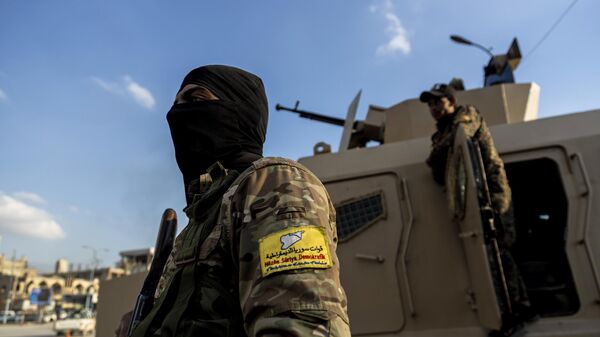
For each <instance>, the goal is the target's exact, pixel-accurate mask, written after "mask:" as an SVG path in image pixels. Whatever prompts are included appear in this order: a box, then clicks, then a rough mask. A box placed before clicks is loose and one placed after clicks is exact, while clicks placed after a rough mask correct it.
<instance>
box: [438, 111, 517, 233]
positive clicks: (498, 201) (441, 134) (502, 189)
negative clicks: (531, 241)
mask: <svg viewBox="0 0 600 337" xmlns="http://www.w3.org/2000/svg"><path fill="white" fill-rule="evenodd" d="M459 124H462V125H464V126H465V130H466V132H467V134H468V135H469V136H471V137H473V138H474V139H475V140H477V142H478V143H479V148H480V150H481V157H482V159H483V164H484V166H485V174H486V177H487V182H488V189H489V191H490V197H491V199H492V206H493V207H494V209H495V210H496V212H498V214H500V215H501V216H503V217H505V218H507V219H503V220H505V221H510V220H509V219H508V217H510V216H509V215H508V214H510V213H511V190H510V186H509V185H508V180H507V178H506V172H505V171H504V163H503V162H502V159H501V158H500V156H499V155H498V151H497V150H496V147H495V146H494V140H493V139H492V135H491V134H490V130H489V129H488V127H487V125H486V124H485V121H484V120H483V118H482V117H481V115H480V114H479V112H478V111H477V109H476V108H475V107H474V106H472V105H467V106H466V107H462V106H457V107H456V112H455V113H454V118H453V119H452V120H451V121H450V122H446V123H443V124H442V123H438V125H437V127H438V130H437V131H436V132H435V133H434V134H433V135H432V136H431V152H430V154H429V158H427V165H429V166H430V167H431V169H432V171H433V177H434V179H435V181H436V182H437V183H439V184H440V185H444V184H445V178H446V169H447V167H446V164H447V162H448V155H449V153H450V152H451V149H452V147H453V145H454V137H455V135H456V129H457V127H458V125H459ZM503 222H504V221H503Z"/></svg>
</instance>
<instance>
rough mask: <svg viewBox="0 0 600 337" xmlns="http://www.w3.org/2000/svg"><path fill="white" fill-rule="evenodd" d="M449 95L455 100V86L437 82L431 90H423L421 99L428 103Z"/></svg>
mask: <svg viewBox="0 0 600 337" xmlns="http://www.w3.org/2000/svg"><path fill="white" fill-rule="evenodd" d="M441 97H449V98H451V99H452V100H454V88H452V87H451V86H449V85H448V84H444V83H436V84H435V85H434V86H433V87H431V89H430V90H429V91H423V92H422V93H421V96H420V97H419V100H420V101H421V102H423V103H427V102H429V101H431V100H432V99H435V98H441Z"/></svg>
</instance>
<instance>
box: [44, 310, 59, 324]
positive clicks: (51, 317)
mask: <svg viewBox="0 0 600 337" xmlns="http://www.w3.org/2000/svg"><path fill="white" fill-rule="evenodd" d="M56 319H57V317H56V313H54V312H46V313H43V314H42V323H50V322H55V321H56Z"/></svg>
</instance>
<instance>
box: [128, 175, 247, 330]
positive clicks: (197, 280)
mask: <svg viewBox="0 0 600 337" xmlns="http://www.w3.org/2000/svg"><path fill="white" fill-rule="evenodd" d="M215 165H216V166H215ZM215 165H213V166H212V167H211V168H210V169H209V172H210V177H211V178H212V184H211V185H210V187H208V189H207V190H206V191H205V192H203V193H201V194H196V195H195V196H194V198H193V201H192V203H191V205H190V206H189V207H188V208H187V209H186V210H185V211H186V214H187V215H188V217H189V219H190V222H189V224H188V226H187V227H186V228H185V229H184V230H183V231H182V233H181V234H180V235H181V242H182V244H181V248H180V249H179V251H177V253H176V258H175V265H176V266H177V269H176V271H175V272H174V273H173V276H172V277H171V279H170V280H169V281H168V283H167V285H166V287H165V289H164V290H163V291H162V293H161V294H160V296H159V297H158V299H156V302H155V304H154V307H153V308H152V311H151V312H150V313H149V314H148V316H147V317H146V318H145V319H144V320H143V321H142V322H140V324H139V325H138V327H137V328H136V329H135V330H134V332H133V334H132V337H150V336H152V337H158V336H161V337H174V336H177V337H188V336H189V337H192V336H195V337H198V336H203V337H205V336H219V337H224V336H245V335H246V333H245V331H244V325H243V317H242V313H241V309H240V305H239V300H238V296H237V287H236V288H235V292H234V293H232V292H231V291H229V290H228V289H227V288H226V284H227V283H229V282H231V281H230V278H231V275H235V276H236V277H237V274H231V273H230V274H229V275H228V277H229V278H228V279H226V280H223V279H222V277H218V275H215V274H214V272H213V270H214V269H213V267H214V266H210V265H207V264H205V263H201V262H200V261H199V251H200V247H201V246H202V244H203V243H204V242H205V241H206V239H207V237H208V236H209V234H210V233H211V232H212V231H213V230H214V229H215V226H216V225H217V221H218V218H219V209H220V206H221V201H222V199H223V194H224V193H225V192H226V191H227V189H228V188H229V187H230V186H231V185H232V183H233V182H234V181H235V179H236V178H237V177H238V175H239V174H238V173H237V172H236V171H226V170H225V169H224V168H223V167H222V166H221V165H220V164H219V163H217V164H215Z"/></svg>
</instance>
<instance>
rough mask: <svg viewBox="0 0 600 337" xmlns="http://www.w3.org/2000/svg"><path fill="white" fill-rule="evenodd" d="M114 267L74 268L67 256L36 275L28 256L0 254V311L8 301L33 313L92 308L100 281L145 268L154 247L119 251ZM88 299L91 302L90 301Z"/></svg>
mask: <svg viewBox="0 0 600 337" xmlns="http://www.w3.org/2000/svg"><path fill="white" fill-rule="evenodd" d="M119 255H120V256H121V260H120V261H119V262H118V263H117V266H116V267H103V268H91V269H89V268H83V269H82V268H81V264H79V265H78V268H77V270H74V268H73V264H70V263H69V261H68V260H66V259H59V260H58V261H56V264H55V269H54V273H49V274H39V273H38V271H37V270H35V269H33V268H29V267H28V263H27V259H26V258H24V257H23V258H20V259H14V258H12V259H6V257H5V256H3V255H0V310H3V309H4V308H5V306H6V303H7V302H9V307H10V309H11V310H15V311H22V312H34V311H38V310H53V309H55V308H56V307H60V308H62V309H67V310H68V309H73V308H80V307H83V306H84V305H86V302H89V303H88V304H91V305H92V307H93V306H95V303H96V302H97V300H98V292H99V284H100V281H104V280H111V279H114V278H119V277H121V276H124V275H129V274H134V273H139V272H143V271H147V270H148V269H149V268H150V264H151V263H152V259H153V258H154V248H144V249H135V250H128V251H123V252H120V253H119ZM90 300H91V301H90Z"/></svg>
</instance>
